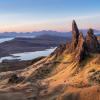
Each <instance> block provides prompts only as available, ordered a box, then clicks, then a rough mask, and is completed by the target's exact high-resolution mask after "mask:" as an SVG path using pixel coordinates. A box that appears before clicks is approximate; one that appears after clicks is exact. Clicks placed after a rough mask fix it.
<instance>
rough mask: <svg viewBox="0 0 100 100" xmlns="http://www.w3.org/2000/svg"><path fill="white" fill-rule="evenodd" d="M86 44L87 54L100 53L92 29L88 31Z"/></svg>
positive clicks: (99, 46) (99, 47)
mask: <svg viewBox="0 0 100 100" xmlns="http://www.w3.org/2000/svg"><path fill="white" fill-rule="evenodd" d="M86 44H87V48H88V50H89V52H98V51H99V52H100V45H99V42H98V40H97V37H96V36H95V35H94V32H93V29H89V30H88V32H87V35H86Z"/></svg>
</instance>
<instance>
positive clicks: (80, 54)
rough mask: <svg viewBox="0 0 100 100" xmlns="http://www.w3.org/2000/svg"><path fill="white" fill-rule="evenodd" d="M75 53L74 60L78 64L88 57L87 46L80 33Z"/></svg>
mask: <svg viewBox="0 0 100 100" xmlns="http://www.w3.org/2000/svg"><path fill="white" fill-rule="evenodd" d="M75 53H76V55H75V58H76V59H75V60H77V61H78V62H81V61H82V60H84V58H85V57H86V56H87V55H88V50H87V45H86V42H85V39H84V37H83V34H82V33H80V35H79V39H78V44H77V48H76V52H75Z"/></svg>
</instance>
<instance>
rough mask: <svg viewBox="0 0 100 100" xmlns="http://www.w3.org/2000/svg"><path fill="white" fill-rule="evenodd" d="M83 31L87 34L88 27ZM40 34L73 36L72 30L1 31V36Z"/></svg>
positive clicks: (31, 35) (99, 32) (97, 32)
mask: <svg viewBox="0 0 100 100" xmlns="http://www.w3.org/2000/svg"><path fill="white" fill-rule="evenodd" d="M81 31H82V32H83V33H84V35H86V32H87V29H81ZM94 33H96V34H97V35H98V34H100V31H99V30H96V29H94ZM40 35H54V36H63V37H71V36H72V34H71V31H70V32H57V31H52V30H48V31H46V30H43V31H37V32H35V31H34V32H19V33H18V32H4V33H0V38H4V37H33V36H40Z"/></svg>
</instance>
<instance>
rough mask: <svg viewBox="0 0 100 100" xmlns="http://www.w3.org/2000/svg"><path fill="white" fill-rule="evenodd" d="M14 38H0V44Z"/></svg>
mask: <svg viewBox="0 0 100 100" xmlns="http://www.w3.org/2000/svg"><path fill="white" fill-rule="evenodd" d="M13 39H14V38H1V39H0V43H2V42H5V41H10V40H13Z"/></svg>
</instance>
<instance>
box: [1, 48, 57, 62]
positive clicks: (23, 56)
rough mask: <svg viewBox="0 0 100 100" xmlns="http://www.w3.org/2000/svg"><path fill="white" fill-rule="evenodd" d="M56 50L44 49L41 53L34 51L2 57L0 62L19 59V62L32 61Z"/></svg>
mask: <svg viewBox="0 0 100 100" xmlns="http://www.w3.org/2000/svg"><path fill="white" fill-rule="evenodd" d="M55 49H56V48H51V49H46V50H43V51H36V52H24V53H17V54H12V55H11V56H7V57H2V58H1V59H0V62H2V61H3V60H14V59H20V60H32V59H34V58H37V57H40V56H48V55H49V54H51V53H52V52H53V51H54V50H55Z"/></svg>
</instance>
